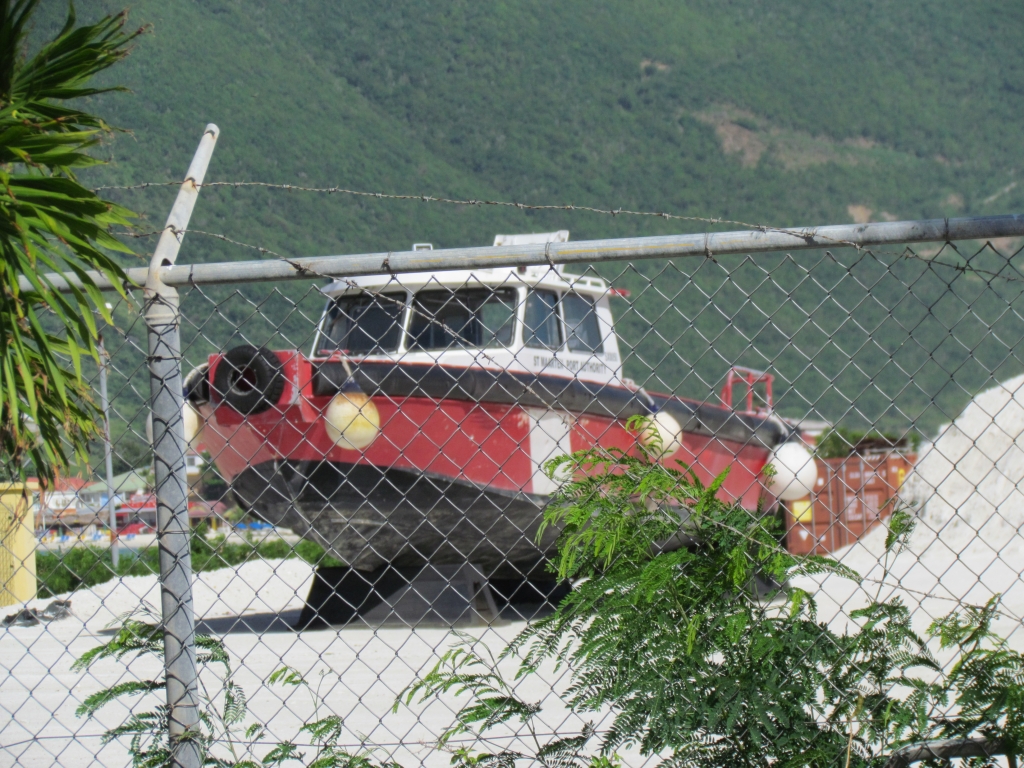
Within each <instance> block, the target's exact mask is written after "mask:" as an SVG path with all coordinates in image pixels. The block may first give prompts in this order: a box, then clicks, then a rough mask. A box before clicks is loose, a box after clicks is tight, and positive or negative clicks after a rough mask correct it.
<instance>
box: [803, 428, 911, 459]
mask: <svg viewBox="0 0 1024 768" xmlns="http://www.w3.org/2000/svg"><path fill="white" fill-rule="evenodd" d="M906 439H907V441H909V442H910V443H911V444H912V445H914V447H915V449H916V444H917V443H919V442H920V435H919V434H917V433H916V432H914V433H911V434H910V435H908V436H907V437H906ZM903 440H904V438H902V437H901V436H900V435H898V434H896V433H894V432H879V431H877V430H869V431H866V432H865V431H858V430H855V429H847V428H845V427H835V428H834V429H830V430H828V431H827V432H826V433H825V434H823V435H822V436H821V437H820V438H819V439H818V444H817V446H816V447H815V453H816V454H817V455H818V457H819V458H822V459H843V458H846V457H847V456H849V455H851V454H852V453H853V451H854V449H855V448H856V447H857V445H858V444H860V443H862V442H864V441H875V442H878V443H880V444H883V445H891V446H896V445H899V444H900V443H902V442H903Z"/></svg>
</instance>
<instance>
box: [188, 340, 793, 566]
mask: <svg viewBox="0 0 1024 768" xmlns="http://www.w3.org/2000/svg"><path fill="white" fill-rule="evenodd" d="M279 354H282V363H283V365H284V368H285V372H286V378H287V381H288V383H287V385H286V387H285V390H284V392H283V394H282V395H281V398H280V403H279V404H278V405H277V406H276V407H274V408H272V409H270V410H268V411H265V412H263V413H258V414H252V415H248V416H243V415H241V414H239V413H238V412H237V411H235V410H233V409H232V408H230V407H228V406H227V405H226V404H224V403H219V402H217V401H216V398H215V397H213V398H211V400H210V401H209V402H205V403H202V404H201V405H199V410H200V413H201V415H202V417H203V423H204V427H203V429H202V432H201V436H200V437H199V438H198V439H197V443H198V447H199V448H200V449H202V450H207V451H209V452H210V454H211V455H212V456H213V459H214V461H215V463H216V465H217V468H218V470H219V471H220V473H221V474H222V475H223V477H224V479H225V480H227V481H228V482H229V483H230V484H231V486H232V489H233V491H234V493H235V496H236V497H237V499H238V501H239V503H240V504H241V506H242V507H243V508H246V509H248V510H251V511H252V512H253V513H255V514H256V515H258V516H259V517H261V518H263V519H264V520H266V521H268V522H271V523H273V524H275V525H281V526H285V527H289V528H292V529H293V530H294V531H295V532H296V533H297V534H299V535H301V536H303V537H306V538H309V539H311V540H314V541H316V542H317V543H319V544H321V545H322V546H323V547H324V548H325V549H326V550H327V551H328V553H330V554H331V555H332V556H334V557H336V558H338V559H339V560H341V561H342V562H343V563H344V564H346V565H348V566H350V567H354V568H357V569H359V570H361V571H371V570H374V569H376V568H379V567H381V566H382V565H384V564H389V563H390V564H393V565H395V566H421V565H423V564H425V563H433V564H437V565H448V564H455V563H462V562H471V563H474V564H476V565H479V566H480V567H481V568H482V569H483V570H484V571H485V572H487V573H488V576H493V577H496V578H518V577H521V576H529V575H536V574H537V573H538V569H539V568H541V567H542V566H543V563H544V562H545V559H546V558H547V557H548V556H549V555H550V554H551V551H552V546H553V544H554V538H555V536H556V532H555V531H549V532H548V533H547V535H546V537H545V539H544V540H543V541H540V542H537V541H536V535H537V531H538V527H539V525H540V522H541V519H542V516H543V509H544V506H545V504H546V503H547V501H548V499H549V498H550V495H551V494H552V493H553V492H554V491H555V490H556V489H557V487H558V484H557V483H556V482H555V481H554V480H552V479H551V478H550V477H548V475H547V474H546V473H545V471H544V464H545V463H546V462H547V461H549V460H550V459H552V458H555V457H556V456H560V455H564V454H567V453H570V452H574V451H579V450H584V449H588V448H593V447H595V446H600V447H604V448H617V449H622V450H627V451H628V450H635V449H636V447H637V439H638V436H637V434H636V433H635V432H633V431H631V430H629V429H627V428H626V421H627V420H628V418H629V417H631V416H633V415H637V414H644V413H647V414H650V413H654V412H665V413H667V414H669V415H671V416H672V417H673V419H675V421H676V422H677V423H678V424H679V425H680V427H681V428H682V433H681V435H680V437H679V440H678V450H676V451H675V452H674V453H672V454H671V455H668V456H665V457H664V459H663V460H664V461H665V463H666V464H668V465H670V466H673V467H677V466H678V463H679V462H681V463H682V464H683V465H685V466H686V467H689V468H692V469H693V471H694V472H695V473H696V475H697V476H698V478H700V479H701V480H702V481H704V482H706V483H707V482H710V481H711V480H712V479H713V478H714V477H716V476H717V475H718V474H720V473H721V472H722V471H723V470H725V469H728V470H729V475H728V478H727V480H726V482H725V483H724V484H723V486H722V488H721V490H720V493H721V495H722V496H723V498H725V499H727V500H729V501H735V502H738V503H741V504H743V505H744V506H746V507H747V508H749V509H755V508H756V507H757V504H758V501H759V499H760V497H761V496H762V495H763V492H764V490H763V488H762V486H761V483H760V479H759V476H760V472H761V469H762V468H763V467H764V465H765V464H766V463H767V461H768V458H769V456H770V453H771V451H772V449H773V448H774V446H775V445H777V444H779V443H781V442H783V441H784V440H785V439H787V437H788V435H787V434H786V432H785V430H784V429H783V428H782V426H781V424H780V423H779V422H778V421H777V420H773V419H771V418H769V417H767V416H763V415H753V414H739V413H736V412H735V411H734V410H733V409H731V408H724V407H722V406H718V405H709V404H704V403H695V402H693V401H686V400H682V399H679V398H675V397H671V396H668V395H656V394H654V395H648V394H647V393H643V392H638V391H636V390H630V389H626V388H624V387H615V386H610V385H594V384H588V383H586V382H581V381H580V380H579V379H578V378H573V377H556V376H541V375H535V374H529V375H521V374H511V373H509V372H507V371H501V370H497V371H489V370H486V369H484V368H481V367H473V368H446V367H445V366H440V365H433V366H414V365H401V364H362V365H359V366H358V367H356V369H355V374H354V378H355V380H356V382H357V383H358V385H359V386H360V388H361V389H362V391H363V392H365V393H366V394H367V395H369V396H370V397H372V400H373V403H374V406H375V408H376V410H377V411H378V412H379V417H380V433H379V435H378V436H377V437H376V438H375V439H374V440H373V442H372V444H370V445H368V446H367V447H365V448H363V449H361V450H351V449H347V448H344V447H342V446H339V445H337V444H336V443H335V441H334V440H332V439H331V437H330V435H329V434H328V432H327V430H326V429H325V424H324V422H325V418H324V414H325V411H326V409H327V407H328V405H329V403H330V402H331V400H332V399H333V398H334V396H335V395H336V394H337V393H338V392H339V391H340V389H341V387H342V386H343V384H344V380H345V377H347V374H345V376H343V367H342V366H341V365H340V364H337V363H332V362H330V361H327V362H319V361H309V360H307V359H305V358H303V357H302V356H301V355H298V354H296V353H291V354H290V356H289V355H288V354H287V353H279ZM216 365H217V359H216V358H211V363H210V371H211V375H213V371H214V370H215V367H216Z"/></svg>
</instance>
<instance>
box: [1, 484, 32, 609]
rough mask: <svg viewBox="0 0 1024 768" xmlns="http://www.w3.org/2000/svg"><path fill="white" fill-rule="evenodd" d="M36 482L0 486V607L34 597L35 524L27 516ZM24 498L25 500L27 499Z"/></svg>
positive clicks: (30, 516) (28, 515)
mask: <svg viewBox="0 0 1024 768" xmlns="http://www.w3.org/2000/svg"><path fill="white" fill-rule="evenodd" d="M37 490H38V485H37V484H36V483H31V482H30V483H28V484H27V485H22V484H21V483H0V606H4V605H13V604H15V603H24V602H26V601H28V600H31V599H32V598H33V597H35V596H36V537H35V530H34V528H35V521H34V520H33V519H32V515H31V514H30V502H31V500H32V493H33V492H35V491H37ZM26 497H27V498H26Z"/></svg>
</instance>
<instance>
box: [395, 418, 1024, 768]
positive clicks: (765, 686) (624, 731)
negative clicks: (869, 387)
mask: <svg viewBox="0 0 1024 768" xmlns="http://www.w3.org/2000/svg"><path fill="white" fill-rule="evenodd" d="M634 426H637V425H636V424H634ZM547 469H548V472H549V473H551V474H552V475H557V474H559V473H563V472H565V471H566V469H571V470H572V471H573V472H574V479H573V480H572V481H570V482H568V483H566V484H565V485H563V486H562V488H561V490H560V491H559V493H558V495H557V496H556V498H555V500H554V503H553V504H552V505H551V506H549V508H548V509H547V511H546V512H545V522H546V523H547V524H549V525H554V526H561V527H562V531H561V534H560V537H559V541H558V556H557V558H556V559H555V561H554V563H553V565H552V570H554V571H556V572H557V573H558V574H559V576H560V577H567V578H571V579H573V580H574V582H575V586H574V590H573V592H572V593H571V594H570V595H568V596H567V597H566V598H565V599H564V600H563V601H562V603H561V604H560V605H559V606H558V609H557V610H556V611H555V613H554V614H552V615H551V616H548V617H545V618H542V619H540V620H538V621H536V622H535V623H533V624H532V625H530V626H528V627H527V628H526V629H525V630H524V631H523V632H522V633H520V635H519V636H518V637H516V638H515V639H514V640H513V641H512V642H511V643H510V644H509V646H508V647H507V648H506V649H505V651H504V657H507V658H509V659H512V658H519V659H520V662H519V665H518V672H517V678H522V677H524V676H530V675H535V674H538V673H540V669H541V664H543V663H545V662H548V663H554V664H555V665H556V666H557V667H564V668H566V669H567V670H568V673H569V683H568V686H567V688H566V689H565V690H564V692H563V694H562V697H563V700H564V702H565V704H566V705H567V706H569V707H570V708H571V709H572V710H573V711H575V712H576V713H578V714H579V715H580V716H586V715H587V714H597V713H600V712H604V711H609V712H610V713H611V725H610V727H608V728H607V730H603V731H602V733H601V734H600V740H599V744H598V745H597V747H596V750H594V749H592V750H590V752H591V754H589V755H588V752H587V745H588V742H589V741H590V740H591V737H592V736H594V733H593V731H592V729H591V726H589V725H588V726H587V727H586V728H585V729H584V730H583V731H582V732H581V733H579V734H576V735H572V734H565V733H563V734H559V742H558V743H559V744H560V745H564V747H565V749H567V750H569V751H570V753H571V759H570V760H569V763H571V764H574V765H583V764H585V763H586V761H587V760H594V759H597V758H600V757H601V756H604V757H608V756H610V755H614V754H615V753H616V752H617V751H619V750H621V749H627V748H631V747H635V748H639V750H640V752H641V753H642V754H644V755H662V756H663V757H664V758H665V764H666V765H670V766H684V765H685V766H701V767H704V766H706V767H708V768H711V767H712V766H713V767H715V768H719V767H720V768H725V767H726V766H736V765H744V766H765V767H767V766H771V765H785V766H794V767H796V766H821V765H843V766H847V767H849V766H880V765H881V764H882V763H884V761H885V759H886V756H887V755H888V754H889V753H891V752H892V751H893V750H894V749H897V748H899V747H900V746H901V745H904V744H907V743H910V742H913V741H919V740H921V739H927V738H933V737H942V736H946V735H953V734H955V735H959V736H966V735H986V736H997V735H998V736H1003V737H1005V738H1007V739H1008V740H1009V741H1008V742H1007V743H1010V744H1011V745H1013V746H1012V748H1013V749H1017V746H1016V745H1017V744H1018V743H1019V741H1017V739H1019V737H1020V735H1021V733H1022V731H1021V724H1020V714H1021V709H1020V704H1021V702H1022V701H1024V698H1022V696H1024V688H1022V682H1024V676H1022V674H1021V672H1022V671H1024V667H1022V666H1021V665H1022V664H1024V658H1022V657H1021V656H1020V655H1019V654H1017V653H1015V652H1012V651H1010V650H1009V649H1007V648H1006V646H1005V643H1003V641H1002V640H1000V639H999V638H998V637H996V636H995V635H994V634H992V633H991V632H989V629H988V627H989V621H990V619H991V616H992V615H994V613H993V611H994V608H992V606H991V605H990V606H989V608H986V609H967V611H966V613H965V614H964V615H963V616H960V615H958V614H957V613H954V614H951V616H950V617H947V619H945V620H943V621H941V622H937V623H936V624H935V625H934V626H933V627H932V629H931V630H930V632H931V634H932V635H933V636H938V637H939V638H940V640H941V644H942V646H943V647H944V648H955V649H956V652H957V659H958V660H957V661H956V662H955V664H954V666H953V667H952V668H951V669H950V670H949V671H948V672H946V673H945V674H944V673H943V670H942V668H941V667H940V665H939V664H938V663H937V662H936V660H935V658H934V657H933V656H932V654H931V653H930V651H929V649H928V647H927V644H926V641H925V640H924V639H923V638H921V637H919V636H918V635H917V634H916V633H915V631H914V629H913V627H912V626H911V616H910V613H909V611H908V610H907V608H906V606H904V605H903V604H902V603H901V602H900V601H899V600H897V599H892V600H888V601H884V602H883V601H879V600H876V601H874V602H872V603H870V604H869V605H868V606H866V607H864V608H863V609H860V610H856V611H852V612H851V617H852V619H853V620H854V622H855V624H856V627H855V628H854V629H853V630H852V631H850V632H848V633H846V634H837V633H836V632H834V631H833V630H831V629H830V628H829V627H828V626H827V625H826V624H823V623H821V622H819V621H817V620H816V616H815V603H814V600H813V597H812V596H811V595H810V594H808V593H807V592H805V591H804V590H801V589H799V588H796V587H794V586H792V584H791V582H790V579H792V578H793V577H796V576H799V575H810V574H823V573H829V574H834V575H837V576H840V577H845V578H851V579H857V578H858V577H857V575H856V574H855V573H853V572H852V571H850V570H849V569H846V568H844V567H842V566H841V565H840V564H839V563H837V562H835V561H833V560H831V559H828V558H822V557H804V558H799V557H795V556H793V555H791V554H789V553H787V552H785V551H784V550H782V548H781V547H780V546H779V544H778V537H777V532H776V530H775V522H774V520H773V519H772V518H770V517H767V516H765V515H763V514H762V513H761V511H760V510H759V511H758V512H757V513H751V512H749V511H747V510H744V509H742V508H740V507H738V506H733V505H729V504H726V503H724V502H722V501H721V500H719V499H718V498H717V495H716V491H717V489H718V488H719V487H720V485H721V483H722V482H723V481H724V479H725V475H724V474H723V475H722V476H719V477H718V478H716V480H715V481H714V482H713V483H711V484H710V485H708V486H704V485H703V484H702V483H701V482H700V481H699V479H698V478H697V477H696V476H695V475H694V474H693V473H691V472H690V471H689V470H688V469H687V468H686V467H684V466H680V467H679V468H678V469H673V468H670V467H666V466H663V465H662V464H661V463H660V462H659V461H658V460H657V450H656V449H655V450H652V451H648V450H646V449H641V450H640V453H639V454H638V455H629V454H625V453H623V452H621V451H606V450H603V449H600V448H597V449H592V450H587V451H580V452H577V453H575V454H573V455H571V456H564V457H561V458H559V459H556V460H554V461H552V462H550V463H549V464H548V466H547ZM912 529H913V519H912V517H911V516H910V515H909V513H908V512H907V511H906V510H902V509H901V510H898V511H897V512H896V513H895V514H894V515H893V518H892V523H891V530H890V536H889V539H888V540H887V542H886V549H887V557H888V555H889V554H891V553H893V552H895V551H898V549H899V548H900V547H901V546H903V544H904V542H905V541H906V538H907V537H908V536H909V535H910V533H911V531H912ZM681 534H682V535H683V536H685V539H680V538H678V537H680V535H681ZM680 543H683V544H684V546H681V547H679V548H675V549H673V548H671V547H669V546H667V545H668V544H673V545H678V544H680ZM757 578H762V579H764V580H766V581H768V582H769V583H774V584H778V585H781V586H779V587H777V588H776V589H775V590H774V593H773V594H770V595H769V596H768V598H767V599H762V598H760V597H759V596H758V592H757V590H756V589H754V588H753V585H754V582H755V579H757ZM986 643H987V646H986V645H985V644H986ZM446 693H447V694H455V695H462V696H468V697H469V699H470V701H469V703H468V704H466V705H465V706H463V707H462V708H461V709H460V710H459V712H458V714H457V715H456V723H455V725H454V726H453V727H452V728H451V729H449V730H448V731H446V732H445V734H444V735H442V737H441V739H440V743H441V744H444V743H445V742H446V741H447V740H449V739H451V737H452V736H453V735H455V734H458V733H465V732H471V733H473V734H475V735H478V736H483V735H484V732H486V731H487V730H488V729H489V728H491V727H493V726H494V725H496V724H499V723H509V722H512V721H513V720H518V721H519V722H521V723H523V724H524V725H526V726H527V727H528V728H531V727H532V725H531V724H532V722H533V720H534V719H535V718H536V717H537V716H538V714H539V712H540V705H539V704H532V703H529V702H525V701H521V700H520V699H518V698H517V697H516V696H515V688H514V687H513V686H512V684H510V683H508V682H506V681H505V680H504V678H502V676H501V675H500V674H499V673H498V671H497V665H496V664H495V663H494V661H493V660H488V659H486V658H484V657H483V656H482V655H481V654H480V653H479V652H478V651H477V649H476V645H475V643H474V641H472V640H470V639H466V638H463V639H462V640H461V641H460V642H459V643H458V644H456V646H455V647H454V648H453V649H451V650H450V651H449V652H447V653H446V654H445V656H444V657H443V658H442V660H441V662H440V663H439V664H438V665H436V666H435V667H434V668H433V670H431V672H430V673H429V674H427V675H426V676H425V677H424V678H422V679H421V680H420V681H418V682H417V683H415V684H414V685H413V686H411V687H410V688H409V689H408V690H407V691H406V692H404V693H403V695H402V698H401V700H402V701H403V702H404V703H406V704H412V703H414V701H416V700H417V697H418V701H420V702H422V701H423V700H425V699H426V698H429V697H432V696H438V695H442V694H446ZM572 739H575V741H572ZM559 748H561V747H559ZM544 749H545V747H543V746H541V745H539V746H538V752H537V753H536V754H534V755H524V754H518V753H508V752H501V753H475V754H470V753H460V752H457V753H456V755H455V758H454V759H453V764H458V765H460V766H461V765H470V764H479V763H481V762H489V763H490V762H495V763H499V764H502V765H512V764H513V763H515V762H516V761H519V760H534V761H537V762H539V763H541V764H542V765H546V766H547V765H556V764H559V763H557V762H556V761H550V762H549V761H547V760H546V759H545V757H544V755H545V754H546V753H545V752H544Z"/></svg>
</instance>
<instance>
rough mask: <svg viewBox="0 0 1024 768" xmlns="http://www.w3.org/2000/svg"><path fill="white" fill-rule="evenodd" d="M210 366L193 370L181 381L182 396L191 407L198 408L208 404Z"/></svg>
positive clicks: (201, 366) (206, 364) (205, 365)
mask: <svg viewBox="0 0 1024 768" xmlns="http://www.w3.org/2000/svg"><path fill="white" fill-rule="evenodd" d="M209 373H210V364H209V363H203V364H202V365H200V366H198V367H196V368H193V369H192V370H191V371H189V372H188V375H187V376H186V377H185V379H184V381H182V387H181V388H182V390H183V392H182V394H184V396H185V400H187V401H188V402H190V403H192V405H195V406H200V405H205V404H206V403H208V402H210V378H209Z"/></svg>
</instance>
